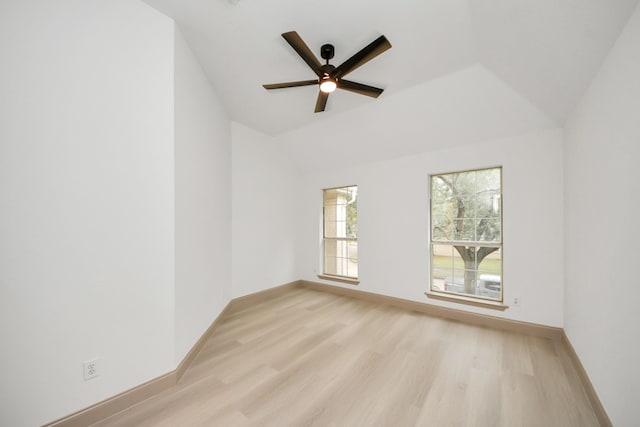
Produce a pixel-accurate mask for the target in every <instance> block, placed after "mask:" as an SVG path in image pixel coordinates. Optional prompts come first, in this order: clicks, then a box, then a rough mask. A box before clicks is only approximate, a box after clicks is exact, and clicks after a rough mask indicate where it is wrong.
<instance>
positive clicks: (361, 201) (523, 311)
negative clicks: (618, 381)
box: [298, 130, 564, 327]
mask: <svg viewBox="0 0 640 427" xmlns="http://www.w3.org/2000/svg"><path fill="white" fill-rule="evenodd" d="M376 138H377V136H376V135H370V134H364V132H363V135H362V136H361V139H362V140H364V141H369V140H373V143H374V144H375V143H378V142H379V141H376ZM490 166H502V167H503V209H504V218H503V222H504V229H503V230H504V265H503V273H504V276H503V277H504V296H505V301H506V302H507V304H509V303H510V302H511V301H513V298H514V297H518V298H519V299H520V300H521V302H522V303H521V305H520V306H517V307H511V308H509V309H507V310H506V311H504V312H496V311H495V310H489V309H482V308H476V307H470V306H463V307H461V306H460V305H456V304H452V303H448V302H444V301H436V300H429V299H427V298H426V296H425V295H424V292H425V291H427V290H428V287H429V270H428V268H429V240H428V236H429V234H428V233H429V200H428V186H429V174H433V173H442V172H451V171H458V170H467V169H473V168H483V167H490ZM352 184H356V185H358V233H359V235H358V242H359V275H360V277H359V278H360V284H359V285H358V286H357V287H356V289H358V290H363V291H368V292H375V293H378V294H383V295H390V296H394V297H399V298H404V299H408V300H413V301H419V302H424V303H428V304H435V305H442V306H448V307H455V308H458V309H460V308H462V309H465V310H468V311H473V312H478V313H484V314H489V315H493V316H501V317H506V318H509V319H515V320H521V321H527V322H534V323H539V324H543V325H550V326H557V327H561V326H562V322H563V318H562V307H563V283H562V282H563V272H564V270H563V239H562V236H563V233H562V226H563V201H562V192H563V174H562V133H561V131H559V130H551V131H544V132H539V133H532V134H528V135H524V136H520V137H511V138H507V139H501V140H495V141H491V142H476V143H475V144H473V145H468V146H464V147H457V148H452V149H447V150H441V151H433V152H428V153H423V154H418V155H413V156H409V157H403V158H398V159H395V160H386V161H381V162H374V163H368V164H365V165H356V166H350V167H341V168H336V169H333V170H331V169H327V168H324V167H321V166H318V167H315V168H313V169H309V170H308V172H307V173H306V174H305V176H304V179H302V180H301V185H300V187H301V188H300V191H299V198H298V204H299V206H301V208H302V210H301V214H300V217H301V220H300V231H299V236H300V240H299V242H298V253H299V258H298V267H299V274H298V276H299V277H300V278H302V279H306V280H314V281H321V280H319V279H318V278H317V277H316V271H317V269H319V268H320V265H319V260H318V258H319V257H318V254H319V251H320V235H321V226H320V224H321V215H322V199H321V190H322V189H323V188H330V187H335V186H342V185H352ZM324 283H327V284H333V285H336V286H342V285H339V284H337V283H333V282H328V281H325V282H324ZM344 286H347V287H349V286H350V285H344Z"/></svg>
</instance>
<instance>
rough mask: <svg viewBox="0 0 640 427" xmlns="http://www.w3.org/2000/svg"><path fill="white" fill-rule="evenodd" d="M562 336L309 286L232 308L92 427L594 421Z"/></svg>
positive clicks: (586, 423)
mask: <svg viewBox="0 0 640 427" xmlns="http://www.w3.org/2000/svg"><path fill="white" fill-rule="evenodd" d="M596 425H598V422H597V419H596V416H595V414H594V412H593V410H592V409H591V406H590V404H589V402H588V400H587V397H586V395H585V393H584V391H583V389H582V386H581V384H580V380H579V378H578V375H577V373H576V371H575V369H574V367H573V366H572V364H571V362H570V360H569V357H568V355H567V354H566V352H565V350H564V348H563V346H562V344H561V343H560V342H556V341H552V340H549V339H545V338H537V337H530V336H524V335H519V334H515V333H510V332H504V331H498V330H493V329H488V328H483V327H476V326H470V325H465V324H462V323H459V322H455V321H449V320H444V319H439V318H434V317H429V316H427V315H424V314H420V313H415V312H409V311H403V310H401V309H398V308H394V307H390V306H386V305H378V304H373V303H369V302H364V301H360V300H356V299H351V298H347V297H341V296H336V295H332V294H328V293H322V292H317V291H312V290H308V289H292V290H291V291H288V292H287V293H286V294H283V295H280V296H277V297H274V298H272V299H270V300H267V301H264V302H261V303H259V304H256V305H254V306H252V307H250V308H245V309H242V310H235V311H231V312H227V313H226V314H225V316H224V319H222V320H221V323H220V324H219V327H218V328H217V329H216V330H215V332H214V334H213V335H212V336H211V338H210V339H209V340H208V342H207V343H206V345H205V347H204V348H203V350H202V351H201V353H200V354H199V355H198V357H197V358H196V360H195V361H194V363H193V365H192V366H191V367H190V368H189V370H188V371H187V372H186V373H185V375H184V377H183V378H182V380H181V381H180V383H179V384H177V385H176V386H174V387H173V388H171V389H169V390H167V391H165V392H163V393H161V394H159V395H157V396H155V397H153V398H151V399H148V400H146V401H145V402H142V403H141V404H139V405H137V406H134V407H132V408H129V409H128V410H126V411H124V412H121V413H119V414H116V415H114V416H112V417H110V418H108V419H106V420H104V421H102V422H100V423H98V424H95V426H100V427H107V426H278V427H283V426H394V427H395V426H563V427H564V426H580V427H583V426H596Z"/></svg>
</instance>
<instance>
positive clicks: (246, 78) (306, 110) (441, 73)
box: [145, 0, 638, 135]
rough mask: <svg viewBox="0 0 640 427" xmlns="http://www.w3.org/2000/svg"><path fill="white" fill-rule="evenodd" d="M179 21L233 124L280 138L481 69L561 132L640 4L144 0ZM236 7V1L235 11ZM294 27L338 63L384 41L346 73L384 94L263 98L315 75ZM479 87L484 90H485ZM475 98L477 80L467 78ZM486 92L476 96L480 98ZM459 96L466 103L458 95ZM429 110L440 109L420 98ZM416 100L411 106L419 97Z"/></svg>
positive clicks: (618, 0)
mask: <svg viewBox="0 0 640 427" xmlns="http://www.w3.org/2000/svg"><path fill="white" fill-rule="evenodd" d="M145 1H146V3H148V4H149V5H151V6H153V7H155V8H156V9H158V10H160V11H161V12H163V13H165V14H167V15H168V16H170V17H172V18H174V19H175V20H176V22H177V23H178V27H179V28H180V31H181V32H182V33H183V35H184V37H185V38H186V39H187V41H188V42H189V45H190V46H191V48H192V49H193V51H194V53H195V55H196V56H197V57H198V59H199V60H200V62H201V64H202V66H203V67H204V69H205V71H206V73H207V74H208V76H209V79H210V80H211V82H212V84H213V86H214V88H215V90H216V92H217V93H218V95H219V96H220V98H221V100H222V102H223V103H224V104H225V107H226V109H227V111H228V112H229V115H230V117H231V118H232V119H233V120H235V121H237V122H239V123H242V124H244V125H246V126H249V127H251V128H254V129H256V130H259V131H261V132H264V133H267V134H270V135H277V134H282V133H285V132H289V131H291V130H293V129H297V128H300V127H302V126H306V125H310V124H317V126H321V123H323V122H324V121H327V120H336V119H337V116H339V115H340V114H341V113H343V112H345V111H347V110H356V109H359V108H361V107H365V106H367V105H368V104H372V103H392V102H394V101H392V99H393V98H394V97H395V98H396V99H397V100H399V101H396V103H397V102H400V100H402V99H403V97H406V94H407V91H410V90H411V88H412V87H416V88H422V89H420V90H419V91H418V92H416V93H419V96H422V97H428V96H429V93H430V92H429V91H428V90H424V85H425V84H428V83H429V82H432V81H436V80H438V79H439V78H441V77H445V76H447V75H449V74H451V75H456V73H457V72H460V71H462V70H465V69H479V68H480V69H482V70H483V71H482V72H481V73H478V75H481V76H482V77H481V79H482V81H485V80H486V79H487V76H486V74H487V73H489V74H491V75H492V77H491V78H495V79H496V80H497V81H499V82H501V83H502V84H504V86H505V87H508V88H510V89H511V90H513V91H514V92H515V93H516V94H518V95H519V96H520V97H522V98H523V99H524V100H526V101H528V103H530V104H531V106H533V108H535V109H537V111H539V112H540V113H541V114H542V115H544V116H545V118H546V119H548V120H549V121H550V122H552V123H555V124H556V125H562V123H563V122H564V120H565V119H566V117H567V114H568V113H569V112H570V111H571V109H572V108H573V106H574V105H575V104H576V102H577V101H578V99H579V98H580V96H581V94H582V93H583V92H584V91H585V89H586V88H587V86H588V85H589V82H590V81H591V79H592V78H593V77H594V75H595V74H596V73H597V71H598V68H599V66H600V64H601V63H602V61H603V60H604V58H605V56H606V54H607V52H608V51H609V49H610V48H611V46H612V45H613V43H614V42H615V39H616V38H617V36H618V34H619V33H620V31H621V30H622V28H623V27H624V24H625V23H626V21H627V19H628V17H629V16H630V14H631V13H632V11H633V9H634V7H635V6H636V3H637V2H638V0H535V1H534V0H395V1H380V0H349V1H342V2H339V1H336V0H324V1H323V2H317V1H313V2H312V1H308V0H238V1H237V2H235V1H231V0H145ZM234 3H235V4H234ZM291 30H295V31H297V32H298V34H300V36H301V37H302V38H303V39H304V40H305V42H306V43H307V45H308V46H309V47H310V48H311V50H312V51H313V52H314V53H315V54H316V55H317V56H318V58H319V57H320V46H321V45H322V44H324V43H331V44H333V45H334V46H335V50H336V54H335V57H334V59H333V60H332V61H331V63H332V64H334V65H339V64H340V63H342V62H343V61H344V60H345V59H347V58H348V57H350V56H351V55H353V54H354V53H356V52H357V51H358V50H359V49H361V48H362V47H364V46H365V45H366V44H368V43H369V42H371V41H372V40H373V39H375V38H376V37H378V36H379V35H380V34H384V35H385V36H386V37H387V38H388V39H389V41H390V42H391V44H392V45H393V48H392V49H390V50H388V51H386V52H384V53H383V54H382V55H380V56H378V57H376V58H375V59H373V60H372V61H370V62H369V63H367V64H366V65H364V66H362V67H360V68H358V69H357V70H355V71H354V72H353V73H351V74H349V76H348V78H349V80H354V81H358V82H361V83H365V84H369V85H373V86H377V87H381V88H384V89H385V92H384V93H383V94H382V95H381V96H380V97H379V98H378V99H372V98H368V97H365V96H361V95H357V94H353V93H351V92H347V91H336V92H334V93H333V94H331V96H330V97H329V102H328V103H327V108H326V111H325V112H323V113H317V114H314V113H313V108H314V105H315V101H316V96H317V91H318V89H317V87H315V86H307V87H298V88H291V89H283V90H273V91H267V90H265V89H264V88H263V87H262V84H263V83H279V82H287V81H297V80H308V79H313V78H315V75H314V74H313V72H312V71H311V70H310V69H309V67H308V66H307V65H306V64H305V63H304V62H303V61H302V60H301V59H300V57H299V56H298V55H297V54H296V53H295V52H294V51H293V49H291V47H290V46H289V45H288V44H287V43H286V42H285V40H284V39H282V37H281V36H280V34H281V33H283V32H285V31H291ZM482 81H479V82H478V84H482ZM465 84H466V85H468V87H469V90H470V91H471V92H470V94H471V95H472V96H473V91H474V83H473V81H465ZM484 91H486V87H483V88H482V90H480V91H479V94H482V93H484ZM452 96H459V94H458V95H456V94H455V93H453V92H452ZM424 103H425V105H428V106H429V108H431V107H432V105H431V104H432V103H431V102H430V100H429V99H424ZM414 104H415V102H414Z"/></svg>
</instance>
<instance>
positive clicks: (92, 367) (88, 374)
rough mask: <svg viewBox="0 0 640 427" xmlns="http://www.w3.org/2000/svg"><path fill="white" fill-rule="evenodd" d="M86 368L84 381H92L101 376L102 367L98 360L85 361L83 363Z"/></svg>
mask: <svg viewBox="0 0 640 427" xmlns="http://www.w3.org/2000/svg"><path fill="white" fill-rule="evenodd" d="M82 366H83V367H84V380H85V381H87V380H91V379H93V378H95V377H97V376H99V375H100V365H99V363H98V359H91V360H85V361H84V362H82Z"/></svg>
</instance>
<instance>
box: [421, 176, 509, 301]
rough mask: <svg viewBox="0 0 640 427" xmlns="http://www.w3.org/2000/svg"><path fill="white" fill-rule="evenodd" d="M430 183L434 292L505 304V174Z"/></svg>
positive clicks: (435, 179)
mask: <svg viewBox="0 0 640 427" xmlns="http://www.w3.org/2000/svg"><path fill="white" fill-rule="evenodd" d="M430 178H431V290H432V291H438V292H447V293H454V294H461V295H463V296H467V297H469V296H471V297H475V298H482V299H490V300H496V301H502V169H501V168H499V167H498V168H491V169H481V170H473V171H465V172H455V173H447V174H442V175H432V176H431V177H430Z"/></svg>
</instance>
